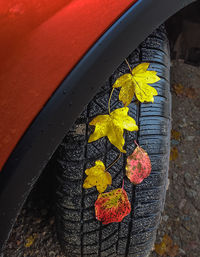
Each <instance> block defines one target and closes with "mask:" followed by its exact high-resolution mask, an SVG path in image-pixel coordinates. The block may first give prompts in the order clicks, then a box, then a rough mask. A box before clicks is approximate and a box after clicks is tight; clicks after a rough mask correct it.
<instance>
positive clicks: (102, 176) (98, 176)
mask: <svg viewBox="0 0 200 257" xmlns="http://www.w3.org/2000/svg"><path fill="white" fill-rule="evenodd" d="M105 169H106V168H105V166H104V164H103V162H102V161H100V160H98V161H96V162H95V166H94V167H92V168H89V169H86V170H85V173H86V175H87V178H86V179H85V181H84V184H83V187H84V188H91V187H94V186H96V187H97V190H98V192H99V193H103V192H104V191H105V190H106V188H107V186H108V185H111V183H112V177H111V175H110V173H109V172H107V171H106V170H105Z"/></svg>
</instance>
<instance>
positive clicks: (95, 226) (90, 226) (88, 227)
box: [83, 219, 100, 233]
mask: <svg viewBox="0 0 200 257" xmlns="http://www.w3.org/2000/svg"><path fill="white" fill-rule="evenodd" d="M99 229H100V222H97V221H96V219H95V220H93V221H91V222H86V223H83V233H88V232H91V231H95V230H99Z"/></svg>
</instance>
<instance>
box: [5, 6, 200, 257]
mask: <svg viewBox="0 0 200 257" xmlns="http://www.w3.org/2000/svg"><path fill="white" fill-rule="evenodd" d="M198 10H200V9H198V6H196V7H195V8H192V11H187V13H185V14H184V12H185V11H184V10H183V12H181V13H180V14H179V15H178V16H176V17H175V18H174V17H173V18H172V19H170V21H169V23H168V27H169V36H170V42H171V46H172V47H171V48H172V49H171V50H172V51H171V52H172V58H173V61H172V62H171V85H172V87H171V90H172V103H173V107H172V138H171V160H170V169H169V182H170V183H169V188H168V191H167V196H166V203H165V210H164V212H163V214H162V220H161V224H160V226H159V229H158V233H157V239H156V244H157V245H156V251H153V252H152V254H151V255H150V257H158V256H163V257H164V256H169V257H175V256H178V257H199V256H200V226H199V223H200V172H199V167H200V119H199V116H200V115H199V114H200V67H199V65H200V27H199V24H200V23H199V19H200V16H199V14H198V13H199V12H198ZM195 13H197V14H195ZM183 17H185V18H184V19H183ZM170 28H173V29H171V30H170ZM197 32H198V33H197ZM198 34H199V35H198ZM191 38H193V40H191ZM43 182H44V181H43ZM49 198H51V197H49V196H48V195H47V196H46V197H45V194H44V197H43V198H41V197H40V195H38V194H37V190H35V191H34V192H33V193H32V195H31V196H30V197H29V199H28V201H27V202H26V204H25V206H24V208H23V210H22V212H21V214H20V216H19V217H18V219H17V222H16V224H15V227H14V229H13V232H12V234H11V236H10V239H9V241H8V243H7V246H6V249H5V251H4V257H64V255H63V254H62V252H61V250H60V247H59V245H58V242H57V238H56V233H55V224H54V216H53V210H52V206H51V204H50V202H49V201H47V199H49ZM163 238H164V240H165V241H163ZM156 252H157V253H156Z"/></svg>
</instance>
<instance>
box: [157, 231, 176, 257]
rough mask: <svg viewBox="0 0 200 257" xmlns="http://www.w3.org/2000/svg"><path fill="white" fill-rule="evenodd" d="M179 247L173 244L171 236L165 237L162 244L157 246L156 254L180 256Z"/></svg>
mask: <svg viewBox="0 0 200 257" xmlns="http://www.w3.org/2000/svg"><path fill="white" fill-rule="evenodd" d="M178 250H179V247H178V245H176V244H173V241H172V239H171V237H170V236H168V235H166V234H165V235H164V237H163V239H162V242H161V243H160V244H155V252H156V253H157V254H158V255H160V256H166V254H167V255H168V256H170V257H175V256H176V255H177V254H178Z"/></svg>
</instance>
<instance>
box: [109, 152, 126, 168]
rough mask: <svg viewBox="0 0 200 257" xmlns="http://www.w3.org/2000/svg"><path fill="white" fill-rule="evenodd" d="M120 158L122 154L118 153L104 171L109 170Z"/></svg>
mask: <svg viewBox="0 0 200 257" xmlns="http://www.w3.org/2000/svg"><path fill="white" fill-rule="evenodd" d="M121 156H122V153H121V152H120V153H119V156H118V157H117V158H116V159H115V160H114V161H113V162H112V163H111V164H110V165H109V166H108V168H106V171H107V170H108V169H110V168H111V167H112V166H113V165H114V164H115V163H116V162H117V161H118V160H119V159H120V158H121Z"/></svg>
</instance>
